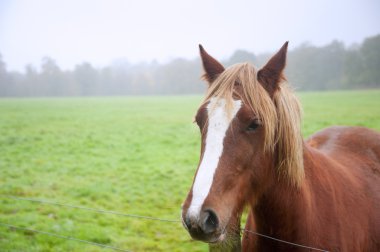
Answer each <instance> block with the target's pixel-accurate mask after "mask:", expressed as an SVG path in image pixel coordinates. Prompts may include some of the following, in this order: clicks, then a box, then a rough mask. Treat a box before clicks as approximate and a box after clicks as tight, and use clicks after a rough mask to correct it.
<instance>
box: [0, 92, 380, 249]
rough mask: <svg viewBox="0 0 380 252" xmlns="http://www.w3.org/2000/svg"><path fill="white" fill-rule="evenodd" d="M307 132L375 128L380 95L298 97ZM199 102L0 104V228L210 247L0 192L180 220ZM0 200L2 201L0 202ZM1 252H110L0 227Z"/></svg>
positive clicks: (135, 222)
mask: <svg viewBox="0 0 380 252" xmlns="http://www.w3.org/2000/svg"><path fill="white" fill-rule="evenodd" d="M299 96H300V98H301V101H302V104H303V108H304V123H303V130H304V135H305V136H308V135H310V134H311V133H313V132H315V131H317V130H319V129H321V128H324V127H327V126H329V125H361V126H367V127H370V128H374V129H377V130H380V90H369V91H344V92H343V91H342V92H320V93H319V92H318V93H317V92H313V93H300V94H299ZM200 100H201V97H199V96H192V97H190V96H183V97H138V98H137V97H104V98H43V99H0V132H1V134H0V222H2V223H9V224H12V225H16V226H21V227H29V228H33V229H37V230H41V231H47V232H54V233H59V234H61V235H65V236H73V237H76V238H79V239H84V240H89V241H93V242H98V243H104V244H107V245H110V246H116V247H119V248H123V249H126V250H131V251H207V246H206V245H204V244H202V243H200V242H194V241H191V239H190V238H189V236H188V234H187V233H186V231H185V230H184V229H183V228H182V226H181V224H180V223H166V222H158V221H149V220H141V219H134V218H128V217H122V216H116V215H110V214H100V213H95V212H89V211H85V210H81V209H71V208H65V207H59V206H53V205H45V204H39V203H34V202H27V201H16V200H12V199H8V198H4V197H3V196H4V195H13V196H17V197H25V198H35V199H45V200H50V201H55V202H60V203H67V204H72V205H79V206H86V207H93V208H100V209H107V210H113V211H119V212H123V213H129V214H139V215H147V216H154V217H160V218H167V219H178V220H179V216H180V205H181V203H182V201H183V200H184V198H185V196H186V194H187V191H188V189H189V187H190V185H191V182H192V178H193V174H194V171H195V169H196V166H197V162H198V155H199V140H200V139H199V132H198V129H197V128H196V125H194V124H193V123H192V121H193V116H194V113H195V111H196V108H197V106H198V104H199V102H200ZM1 195H2V196H1ZM0 251H28V252H29V251H30V252H35V251H110V250H107V249H102V248H99V247H96V246H91V245H86V244H82V243H79V242H76V241H68V240H64V239H59V238H55V237H50V236H46V235H43V234H35V233H33V232H30V231H19V230H14V229H12V228H8V227H3V226H0Z"/></svg>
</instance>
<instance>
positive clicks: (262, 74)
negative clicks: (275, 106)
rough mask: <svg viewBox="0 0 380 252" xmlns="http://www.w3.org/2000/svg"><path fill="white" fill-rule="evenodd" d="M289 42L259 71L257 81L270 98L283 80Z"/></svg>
mask: <svg viewBox="0 0 380 252" xmlns="http://www.w3.org/2000/svg"><path fill="white" fill-rule="evenodd" d="M288 43H289V42H288V41H286V42H285V44H284V45H283V46H282V47H281V49H280V50H279V51H278V52H277V53H276V54H275V55H274V56H273V57H272V58H271V59H270V60H269V61H268V63H267V64H266V65H265V66H264V67H263V68H261V69H260V70H259V72H258V73H257V79H258V80H259V82H260V83H261V84H262V85H263V87H264V88H265V89H266V90H267V92H268V93H269V95H270V96H272V95H273V94H274V92H275V91H276V90H277V89H278V88H279V84H280V83H281V81H282V80H283V79H285V77H284V75H283V70H284V68H285V65H286V53H287V51H288Z"/></svg>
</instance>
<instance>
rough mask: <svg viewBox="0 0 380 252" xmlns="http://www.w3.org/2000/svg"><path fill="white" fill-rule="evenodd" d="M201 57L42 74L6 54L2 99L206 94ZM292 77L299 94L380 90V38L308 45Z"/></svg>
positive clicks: (235, 59)
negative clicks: (12, 67)
mask: <svg viewBox="0 0 380 252" xmlns="http://www.w3.org/2000/svg"><path fill="white" fill-rule="evenodd" d="M271 55H272V53H271V54H269V53H265V54H258V55H255V54H253V53H251V52H247V51H244V50H237V51H235V53H234V54H233V55H232V56H231V57H230V58H229V59H227V60H224V61H222V63H223V64H224V65H225V66H229V65H231V64H234V63H239V62H246V61H249V62H252V63H254V64H255V65H257V66H259V67H260V66H262V65H264V64H265V63H266V61H267V60H268V59H269V57H270V56H271ZM201 74H202V66H201V62H200V60H199V58H198V59H194V60H187V59H175V60H172V61H170V62H168V63H166V64H159V63H157V62H155V61H153V62H150V63H141V64H129V63H128V62H125V61H117V62H114V63H113V64H111V65H109V66H107V67H104V68H95V67H93V66H92V65H91V64H90V63H88V62H84V63H82V64H79V65H77V66H75V68H74V69H73V70H67V71H64V70H62V69H61V68H60V67H59V66H58V65H57V63H56V62H55V60H54V59H52V58H49V57H46V58H43V59H42V62H41V66H40V70H37V69H36V68H35V66H33V65H30V64H29V65H27V66H25V71H24V72H23V73H21V72H18V71H8V70H7V67H6V63H5V62H4V61H3V59H2V57H1V54H0V96H2V97H6V96H9V97H11V96H26V97H28V96H98V95H168V94H197V93H202V92H204V90H205V85H204V84H202V83H201V82H202V81H201V80H200V76H201ZM286 75H287V78H288V80H289V81H290V83H291V84H292V85H293V86H294V87H295V88H296V89H297V90H332V89H359V88H380V35H377V36H373V37H369V38H366V39H365V40H364V41H363V42H362V43H361V44H359V45H353V46H350V47H346V46H345V45H344V44H343V43H342V42H339V41H333V42H331V43H330V44H328V45H326V46H322V47H316V46H313V45H311V44H309V43H304V44H302V45H300V46H298V47H296V48H295V49H294V50H291V51H289V53H288V65H287V70H286Z"/></svg>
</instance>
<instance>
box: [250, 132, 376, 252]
mask: <svg viewBox="0 0 380 252" xmlns="http://www.w3.org/2000/svg"><path fill="white" fill-rule="evenodd" d="M379 161H380V134H378V133H376V132H374V131H372V130H369V129H366V128H361V127H331V128H327V129H325V130H323V131H321V132H318V133H316V134H315V135H313V136H311V137H310V138H309V140H307V141H306V142H305V144H304V167H305V181H304V183H303V185H302V188H301V190H296V191H295V190H293V189H292V188H289V185H288V184H283V183H281V182H280V183H279V182H278V181H276V179H277V178H275V177H274V179H273V183H274V185H273V188H271V189H269V190H268V191H267V192H266V193H265V194H264V195H263V196H262V199H258V202H257V203H256V205H255V206H254V207H252V209H251V212H250V216H251V217H253V218H254V220H255V221H254V222H253V221H248V222H247V225H246V227H245V229H247V230H257V231H258V232H259V233H262V234H267V235H270V236H272V237H277V238H279V239H282V240H285V241H293V242H295V243H298V244H304V245H309V246H314V247H319V248H324V249H326V250H328V251H380V215H379V213H380V183H378V181H379V179H380V162H379ZM253 223H255V226H256V227H255V226H253ZM371 237H372V238H371ZM371 239H372V240H371ZM243 251H305V249H304V248H297V247H295V246H292V245H289V244H282V243H280V242H277V241H273V240H270V239H267V238H263V237H254V236H252V235H251V234H250V233H245V236H244V237H243Z"/></svg>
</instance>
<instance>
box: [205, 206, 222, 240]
mask: <svg viewBox="0 0 380 252" xmlns="http://www.w3.org/2000/svg"><path fill="white" fill-rule="evenodd" d="M218 226H219V220H218V216H216V214H215V212H214V211H212V210H206V211H205V214H204V218H203V225H202V229H203V232H204V233H205V234H209V233H213V232H215V230H216V229H217V228H218Z"/></svg>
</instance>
